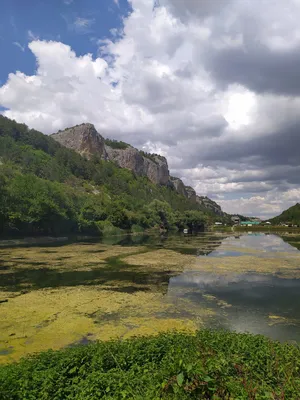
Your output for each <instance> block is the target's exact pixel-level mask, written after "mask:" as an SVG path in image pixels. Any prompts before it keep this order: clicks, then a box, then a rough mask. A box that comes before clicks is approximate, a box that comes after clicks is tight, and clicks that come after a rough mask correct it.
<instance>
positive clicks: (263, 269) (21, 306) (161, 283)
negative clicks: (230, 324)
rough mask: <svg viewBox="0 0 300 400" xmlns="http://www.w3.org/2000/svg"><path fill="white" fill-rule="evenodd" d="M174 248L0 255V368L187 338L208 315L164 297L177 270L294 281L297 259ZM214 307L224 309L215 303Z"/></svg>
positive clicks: (33, 250) (82, 248)
mask: <svg viewBox="0 0 300 400" xmlns="http://www.w3.org/2000/svg"><path fill="white" fill-rule="evenodd" d="M170 245H171V246H172V247H173V246H174V244H173V243H171V244H170ZM180 246H181V247H180V251H179V252H176V251H174V250H171V249H170V248H160V249H157V248H154V249H153V248H151V247H147V246H131V247H129V246H128V247H126V246H119V245H116V246H111V245H105V244H101V243H80V244H68V245H64V246H50V247H49V246H48V247H46V246H44V247H25V248H20V247H16V248H11V249H7V248H6V249H2V250H1V251H0V259H1V269H0V276H1V281H0V286H1V288H0V301H5V302H2V303H0V325H1V331H0V362H4V363H5V362H10V361H13V360H18V359H19V358H20V357H21V356H24V355H26V354H30V353H33V352H38V351H41V350H46V349H49V348H53V349H58V348H61V347H65V346H69V345H72V344H74V343H80V342H87V341H89V340H95V339H105V340H107V339H111V338H127V337H129V336H136V335H145V334H147V335H148V334H156V333H158V332H161V331H166V330H169V329H180V330H185V329H188V330H192V331H193V330H195V329H196V328H198V327H200V326H203V325H205V323H206V321H207V319H208V320H210V318H211V316H212V315H213V313H214V312H215V311H212V309H211V308H210V305H208V306H207V305H206V306H205V305H204V304H203V303H202V304H197V305H196V306H195V305H194V306H192V305H191V303H190V302H189V301H188V299H187V298H181V297H177V298H176V300H175V301H174V298H172V296H166V293H167V289H168V283H169V279H170V277H172V276H176V275H178V274H180V273H181V272H184V271H188V270H190V271H208V272H213V273H216V274H218V275H220V276H222V275H224V274H227V273H231V272H233V271H235V272H242V271H257V272H259V273H262V274H277V275H278V276H279V277H281V278H286V277H292V278H298V277H299V268H298V267H299V265H300V262H299V261H300V258H299V256H298V255H297V254H293V255H290V254H285V253H281V254H280V256H279V257H277V256H276V257H271V256H270V257H269V256H268V257H264V258H258V257H255V252H253V251H252V253H253V254H251V255H244V256H241V257H222V258H218V259H216V258H210V257H196V256H192V255H190V254H183V253H184V252H183V251H182V249H183V247H184V246H187V247H189V248H192V247H193V242H192V241H188V242H187V243H184V242H182V243H180ZM204 246H206V244H205V243H204ZM204 299H205V297H204ZM209 299H210V297H207V296H206V300H209ZM216 304H217V305H218V306H219V307H220V308H228V307H229V306H230V305H229V304H227V303H225V302H224V301H222V300H218V301H216ZM207 307H208V308H207Z"/></svg>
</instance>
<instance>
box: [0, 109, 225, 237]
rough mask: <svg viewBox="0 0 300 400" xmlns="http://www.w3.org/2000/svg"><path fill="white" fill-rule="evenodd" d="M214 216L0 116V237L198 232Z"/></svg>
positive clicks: (170, 192)
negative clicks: (161, 230)
mask: <svg viewBox="0 0 300 400" xmlns="http://www.w3.org/2000/svg"><path fill="white" fill-rule="evenodd" d="M215 218H216V216H214V214H212V213H209V212H208V211H207V210H206V209H201V207H200V206H199V205H197V204H195V203H193V202H191V201H190V200H188V199H186V198H184V197H183V196H181V195H179V194H178V193H177V192H176V191H175V190H173V189H172V188H170V187H166V186H156V185H154V184H152V183H151V182H150V181H149V180H148V179H147V178H145V177H138V176H134V174H133V173H132V172H131V171H129V170H127V169H122V168H119V167H117V166H116V165H115V164H114V163H112V162H108V161H103V160H100V158H98V157H97V156H94V157H93V158H92V159H91V160H87V159H85V158H84V157H82V156H80V155H79V154H77V153H76V152H75V151H73V150H70V149H67V148H65V147H63V146H61V145H60V144H59V143H57V142H56V141H55V140H54V139H52V138H51V137H49V136H46V135H44V134H42V133H40V132H38V131H36V130H33V129H29V128H28V127H27V126H26V125H24V124H19V123H17V122H15V121H12V120H10V119H8V118H5V117H3V116H0V233H1V234H2V235H4V234H5V235H7V234H30V235H32V234H51V235H58V234H62V233H66V234H67V233H68V234H69V233H85V234H103V233H104V234H106V233H117V232H121V230H125V231H133V232H135V231H142V230H144V229H147V228H151V227H154V226H161V225H163V226H164V228H166V229H183V228H184V227H189V228H190V229H199V228H201V227H203V226H204V225H205V224H207V223H210V222H213V221H214V219H215ZM219 219H220V218H219Z"/></svg>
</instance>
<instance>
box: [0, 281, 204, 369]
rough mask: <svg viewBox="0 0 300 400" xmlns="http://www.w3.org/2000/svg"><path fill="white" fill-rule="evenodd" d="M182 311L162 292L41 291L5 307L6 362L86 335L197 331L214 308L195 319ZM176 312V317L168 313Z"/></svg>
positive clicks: (1, 338) (2, 335)
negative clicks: (178, 310)
mask: <svg viewBox="0 0 300 400" xmlns="http://www.w3.org/2000/svg"><path fill="white" fill-rule="evenodd" d="M181 313H182V308H181V311H180V312H178V315H176V307H175V309H174V305H173V304H170V303H167V302H165V301H164V298H163V295H162V294H158V293H145V292H137V293H135V294H127V293H118V292H113V291H104V290H98V289H97V288H95V287H93V288H86V287H77V288H60V289H54V290H51V289H47V290H36V291H32V292H30V293H27V294H24V295H21V296H17V297H15V298H12V299H9V301H8V302H7V303H5V304H2V305H1V320H0V324H1V333H0V343H1V348H0V354H1V353H2V356H0V361H1V362H9V361H13V360H17V359H19V358H20V357H21V356H24V355H26V354H30V353H33V352H39V351H42V350H46V349H48V348H52V349H58V348H61V347H64V346H68V345H70V344H74V343H76V342H80V341H81V340H82V339H83V338H85V339H88V340H95V339H103V340H108V339H114V338H127V337H130V336H136V335H148V334H156V333H158V332H161V331H166V330H170V329H179V330H192V331H193V330H195V329H196V327H197V326H199V325H201V320H202V318H203V317H205V316H207V315H209V313H210V311H209V310H198V311H197V315H196V314H195V315H193V317H192V316H191V315H190V314H189V315H188V316H187V317H186V318H183V317H182V316H181ZM168 314H170V316H168Z"/></svg>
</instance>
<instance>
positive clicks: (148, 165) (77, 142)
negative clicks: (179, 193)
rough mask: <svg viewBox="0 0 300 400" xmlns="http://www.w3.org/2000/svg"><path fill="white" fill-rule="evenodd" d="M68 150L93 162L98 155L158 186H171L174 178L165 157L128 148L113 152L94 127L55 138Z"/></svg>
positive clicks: (68, 131)
mask: <svg viewBox="0 0 300 400" xmlns="http://www.w3.org/2000/svg"><path fill="white" fill-rule="evenodd" d="M52 137H53V139H55V140H56V141H58V142H59V143H60V144H62V145H63V146H65V147H68V148H69V149H72V150H75V151H77V153H79V154H81V155H83V156H85V157H87V158H90V157H91V156H92V155H93V154H97V155H98V156H100V157H101V158H102V159H104V160H110V161H114V162H115V163H116V164H117V165H118V166H119V167H121V168H127V169H130V170H131V171H133V172H134V173H135V174H136V175H139V176H147V177H148V178H149V179H150V181H151V182H153V183H154V184H156V185H167V184H168V182H169V178H170V174H169V168H168V162H167V160H166V158H165V157H162V156H159V155H155V154H146V153H143V152H141V151H139V150H137V149H135V148H134V147H132V146H130V145H128V147H126V148H122V149H118V148H112V147H110V146H107V145H106V144H105V139H104V138H103V137H102V136H101V135H100V134H99V133H98V132H97V131H96V129H95V127H94V125H92V124H81V125H76V126H74V127H72V128H68V129H65V130H64V131H59V132H58V133H54V134H53V135H52Z"/></svg>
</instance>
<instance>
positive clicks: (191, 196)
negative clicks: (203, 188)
mask: <svg viewBox="0 0 300 400" xmlns="http://www.w3.org/2000/svg"><path fill="white" fill-rule="evenodd" d="M185 190H186V192H187V197H188V199H190V200H191V201H192V202H193V203H196V201H197V195H196V192H195V190H194V189H193V188H192V187H191V186H185Z"/></svg>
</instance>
